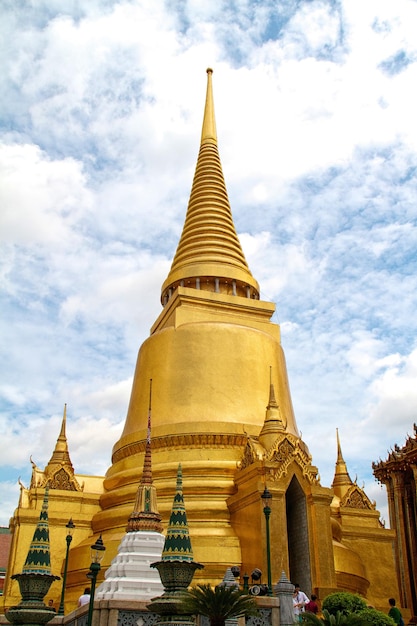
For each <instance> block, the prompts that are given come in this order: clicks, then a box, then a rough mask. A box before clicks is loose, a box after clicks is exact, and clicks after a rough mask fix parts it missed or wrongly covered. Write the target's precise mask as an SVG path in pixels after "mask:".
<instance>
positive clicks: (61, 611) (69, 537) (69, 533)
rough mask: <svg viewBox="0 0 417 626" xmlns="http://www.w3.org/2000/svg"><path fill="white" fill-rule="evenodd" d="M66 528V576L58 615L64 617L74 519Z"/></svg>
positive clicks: (63, 577) (63, 581)
mask: <svg viewBox="0 0 417 626" xmlns="http://www.w3.org/2000/svg"><path fill="white" fill-rule="evenodd" d="M65 528H67V536H66V537H65V541H66V542H67V551H66V553H65V563H64V575H63V576H62V591H61V602H60V603H59V609H58V615H64V611H65V609H64V600H65V584H66V582H67V569H68V553H69V549H70V545H71V541H72V533H73V532H74V528H75V524H74V522H73V521H72V517H71V519H70V520H69V522H68V524H65Z"/></svg>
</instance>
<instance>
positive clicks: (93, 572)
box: [87, 535, 106, 626]
mask: <svg viewBox="0 0 417 626" xmlns="http://www.w3.org/2000/svg"><path fill="white" fill-rule="evenodd" d="M105 549H106V548H105V547H104V543H103V539H102V538H101V535H100V537H99V538H98V539H97V541H96V542H95V543H94V544H93V545H92V546H91V565H90V571H89V572H88V574H87V578H89V579H90V580H91V590H90V602H89V605H88V617H87V626H91V624H92V621H93V608H94V593H95V590H96V581H97V574H98V573H99V571H100V563H101V561H102V559H103V556H104V551H105Z"/></svg>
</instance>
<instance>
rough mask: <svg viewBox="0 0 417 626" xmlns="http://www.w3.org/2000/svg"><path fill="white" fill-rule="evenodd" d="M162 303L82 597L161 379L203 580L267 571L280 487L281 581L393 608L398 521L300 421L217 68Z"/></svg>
mask: <svg viewBox="0 0 417 626" xmlns="http://www.w3.org/2000/svg"><path fill="white" fill-rule="evenodd" d="M161 303H162V306H163V308H162V311H161V313H160V315H159V317H158V318H157V320H156V321H155V323H154V324H153V326H152V328H151V331H150V336H149V337H148V338H147V339H146V340H145V341H144V343H143V344H142V346H141V347H140V350H139V354H138V359H137V364H136V370H135V374H134V380H133V386H132V392H131V397H130V403H129V407H128V412H127V417H126V422H125V426H124V430H123V432H122V435H121V437H120V439H119V441H117V442H116V443H115V445H114V447H113V453H112V464H111V466H110V468H109V469H108V471H107V474H106V476H105V478H104V480H103V483H102V494H101V496H100V503H99V507H96V508H95V510H94V516H93V517H92V521H91V534H90V536H88V537H85V536H84V537H83V538H80V540H79V541H78V542H76V541H74V542H73V544H72V548H71V551H70V558H69V568H68V586H69V588H68V590H67V598H68V599H69V602H71V601H72V602H73V603H75V602H76V598H77V597H78V595H80V593H81V592H82V589H83V588H84V586H85V575H86V573H87V572H88V568H89V565H90V545H91V544H92V543H93V542H94V540H95V539H96V538H98V536H99V535H100V534H101V535H102V537H103V541H104V543H105V546H106V552H105V558H104V562H103V564H102V572H103V571H104V570H105V569H106V567H108V566H109V564H110V563H111V561H112V559H113V558H114V556H115V555H116V552H117V548H118V545H119V543H120V541H121V539H122V537H123V535H124V534H125V531H126V524H127V520H128V519H129V516H130V514H131V511H132V506H133V504H134V503H135V498H136V494H137V489H138V484H139V482H140V476H141V471H142V468H143V467H144V457H145V453H146V449H147V436H148V428H147V426H148V424H147V416H148V385H149V380H152V381H153V383H152V384H153V395H152V477H153V482H154V485H155V487H156V489H157V492H158V509H159V512H160V514H161V516H162V521H163V524H164V526H165V527H166V524H167V522H168V519H169V514H170V510H171V502H172V496H173V487H172V485H173V477H175V475H176V471H177V467H178V463H181V466H182V475H183V490H184V494H185V496H186V500H187V518H188V526H189V532H190V537H191V540H192V545H193V552H194V557H195V560H196V561H198V562H200V563H202V564H204V569H203V570H201V571H199V572H197V573H196V576H195V578H196V580H197V582H199V581H200V582H201V581H207V582H211V583H214V584H217V583H218V582H219V581H221V580H222V579H223V576H224V574H225V571H226V570H227V569H228V568H229V567H231V566H239V567H240V568H241V572H242V573H243V572H247V573H248V574H250V573H251V571H253V570H254V569H256V568H258V569H260V570H261V571H262V572H263V576H264V581H266V571H267V555H266V545H265V542H266V540H265V536H266V528H265V523H266V522H265V517H264V515H263V508H262V501H261V495H262V493H263V491H264V488H265V486H267V488H268V490H269V492H270V493H271V494H272V505H271V509H272V510H271V515H270V536H271V563H272V580H273V581H274V582H276V581H278V580H279V578H280V576H281V573H282V571H284V572H285V573H286V575H287V576H288V578H290V579H291V580H293V581H294V580H296V581H297V582H299V583H300V585H301V587H302V589H303V590H304V591H305V592H306V593H307V594H311V593H315V594H316V595H317V596H318V597H319V598H321V599H323V598H324V597H325V596H326V595H327V594H328V593H330V592H332V591H336V590H340V589H344V590H348V591H356V592H358V593H360V594H362V595H363V596H366V597H367V599H368V601H369V602H370V603H371V604H373V605H374V606H376V607H379V608H381V609H385V606H386V599H387V598H388V597H390V596H391V595H396V591H397V584H396V580H395V574H394V563H393V557H392V542H393V538H394V533H393V531H390V530H388V529H385V528H384V527H383V525H382V524H381V522H380V520H379V513H378V511H376V510H375V504H374V503H372V502H370V500H369V498H367V496H366V494H365V493H364V491H363V489H360V488H359V487H358V486H357V485H356V483H353V482H352V481H351V480H350V478H349V474H348V471H347V468H346V464H345V462H344V460H343V457H342V454H341V449H340V442H339V440H338V455H337V462H336V471H335V478H334V481H333V485H332V487H331V488H330V487H324V486H322V485H321V484H320V478H319V474H318V469H317V468H316V467H315V466H314V465H313V464H312V457H311V455H310V452H309V449H308V447H307V445H306V444H305V443H304V442H303V440H302V438H301V436H300V433H299V431H298V428H297V424H296V420H295V416H294V411H293V407H292V401H291V395H290V389H289V383H288V376H287V369H286V364H285V357H284V352H283V349H282V346H281V341H280V328H279V325H278V324H276V323H273V322H272V321H271V318H272V316H273V314H274V312H275V305H274V304H273V303H271V302H267V301H263V300H261V299H260V289H259V285H258V283H257V281H256V280H255V278H254V277H253V276H252V274H251V272H250V270H249V267H248V265H247V262H246V260H245V256H244V254H243V251H242V248H241V245H240V242H239V239H238V237H237V234H236V230H235V226H234V223H233V218H232V212H231V208H230V204H229V200H228V195H227V190H226V185H225V181H224V177H223V172H222V167H221V162H220V157H219V152H218V146H217V133H216V124H215V115H214V103H213V90H212V70H211V69H209V70H207V94H206V102H205V110H204V118H203V127H202V134H201V145H200V151H199V154H198V159H197V166H196V171H195V175H194V180H193V184H192V189H191V194H190V200H189V204H188V209H187V213H186V217H185V223H184V228H183V231H182V235H181V238H180V241H179V244H178V248H177V251H176V254H175V256H174V260H173V262H172V266H171V269H170V271H169V273H168V276H167V278H166V279H165V281H164V282H163V285H162V289H161ZM47 467H52V466H51V463H50V464H48V466H47ZM45 472H46V468H45ZM51 493H52V490H51ZM15 515H16V514H15ZM72 516H73V518H74V522H75V523H77V522H76V519H75V517H74V515H73V514H72ZM65 521H66V520H65Z"/></svg>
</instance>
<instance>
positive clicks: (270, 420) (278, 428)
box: [259, 368, 286, 450]
mask: <svg viewBox="0 0 417 626" xmlns="http://www.w3.org/2000/svg"><path fill="white" fill-rule="evenodd" d="M269 380H270V382H269V401H268V406H267V407H266V414H265V422H264V425H263V427H262V430H261V432H260V434H259V443H261V444H262V445H263V447H264V448H265V450H269V449H270V448H271V447H272V446H273V445H274V443H275V441H276V439H277V437H278V435H280V434H282V432H283V431H284V430H285V426H286V423H284V421H283V419H282V416H281V411H280V410H279V406H278V402H277V401H276V399H275V388H274V385H273V383H272V368H270V374H269Z"/></svg>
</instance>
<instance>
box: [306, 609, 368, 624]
mask: <svg viewBox="0 0 417 626" xmlns="http://www.w3.org/2000/svg"><path fill="white" fill-rule="evenodd" d="M301 620H302V623H303V624H305V626H368V622H365V621H363V620H362V618H361V617H359V613H349V614H348V615H344V614H343V613H341V612H340V611H337V612H336V614H335V615H331V614H330V613H329V611H326V609H324V611H323V617H317V615H314V613H308V612H305V613H302V614H301Z"/></svg>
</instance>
